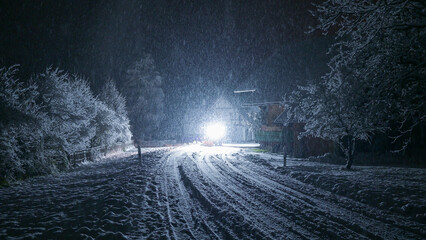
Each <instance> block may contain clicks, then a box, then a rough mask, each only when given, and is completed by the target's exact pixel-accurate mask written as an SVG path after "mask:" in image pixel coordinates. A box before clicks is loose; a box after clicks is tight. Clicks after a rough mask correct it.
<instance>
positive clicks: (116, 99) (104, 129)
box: [94, 79, 131, 146]
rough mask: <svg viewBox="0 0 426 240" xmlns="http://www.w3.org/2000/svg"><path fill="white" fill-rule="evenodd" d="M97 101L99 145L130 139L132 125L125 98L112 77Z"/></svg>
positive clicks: (97, 138) (97, 135)
mask: <svg viewBox="0 0 426 240" xmlns="http://www.w3.org/2000/svg"><path fill="white" fill-rule="evenodd" d="M99 100H100V101H98V103H97V110H98V111H97V116H96V126H97V128H96V131H97V132H96V137H95V139H94V142H95V144H96V145H98V146H111V145H113V144H116V143H126V142H128V141H130V138H131V133H130V125H129V118H128V117H127V111H126V101H125V98H124V97H123V96H122V95H121V94H120V93H119V92H118V90H117V88H116V86H115V84H114V82H113V81H112V80H111V79H110V80H108V81H107V83H106V84H105V85H104V87H103V88H102V91H101V93H100V94H99Z"/></svg>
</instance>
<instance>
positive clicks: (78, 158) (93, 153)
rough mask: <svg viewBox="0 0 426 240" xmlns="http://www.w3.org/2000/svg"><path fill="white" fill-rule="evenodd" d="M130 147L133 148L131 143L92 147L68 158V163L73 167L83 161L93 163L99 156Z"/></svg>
mask: <svg viewBox="0 0 426 240" xmlns="http://www.w3.org/2000/svg"><path fill="white" fill-rule="evenodd" d="M130 146H133V144H132V143H128V144H119V145H115V146H109V147H107V146H99V147H94V148H90V149H86V150H82V151H77V152H74V153H72V154H70V155H69V156H68V158H69V161H70V163H71V165H72V166H75V165H77V164H79V163H82V162H84V161H94V160H95V159H96V158H97V157H99V156H105V155H106V154H107V153H109V152H114V151H118V150H121V149H126V148H128V147H130Z"/></svg>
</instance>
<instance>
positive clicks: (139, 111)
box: [123, 54, 164, 157]
mask: <svg viewBox="0 0 426 240" xmlns="http://www.w3.org/2000/svg"><path fill="white" fill-rule="evenodd" d="M161 85H162V78H161V76H160V74H159V72H158V71H157V70H156V68H155V63H154V59H153V58H152V57H151V55H149V54H147V55H145V56H144V57H143V58H142V59H141V60H139V61H136V62H135V63H134V64H132V65H131V66H130V67H129V68H128V69H127V72H126V81H125V82H124V86H123V90H124V91H123V93H124V95H125V96H126V100H127V110H128V113H129V119H130V129H131V132H132V135H133V140H134V142H135V145H136V146H137V147H138V150H139V151H138V152H139V157H141V154H140V153H141V152H140V147H141V146H140V144H141V141H143V140H151V139H152V138H153V137H154V136H155V134H156V132H157V131H158V128H159V126H160V123H161V121H162V120H163V118H164V113H163V110H164V93H163V90H162V88H161Z"/></svg>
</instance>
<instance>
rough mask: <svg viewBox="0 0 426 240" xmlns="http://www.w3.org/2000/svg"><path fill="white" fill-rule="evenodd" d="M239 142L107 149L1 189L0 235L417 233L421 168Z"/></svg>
mask: <svg viewBox="0 0 426 240" xmlns="http://www.w3.org/2000/svg"><path fill="white" fill-rule="evenodd" d="M281 165H282V155H277V154H267V153H255V152H252V151H251V150H250V149H247V148H238V147H202V146H197V145H188V146H184V147H178V148H155V149H145V150H144V153H143V161H142V164H141V163H140V162H139V160H138V159H137V158H136V151H135V150H133V151H130V152H127V153H116V154H114V155H111V156H109V157H108V158H107V159H104V160H103V161H99V162H94V163H93V162H92V163H84V164H82V165H81V166H79V167H78V168H76V169H74V170H72V171H70V172H66V173H61V174H58V175H56V176H44V177H37V178H33V179H29V180H27V181H23V182H20V183H17V184H14V185H13V186H11V187H7V188H2V189H0V203H1V205H0V239H3V238H5V239H8V238H10V239H27V238H37V239H425V238H426V230H425V229H426V228H425V224H426V222H425V205H426V202H425V196H426V194H425V191H426V188H425V186H426V179H425V178H426V175H425V173H426V172H425V170H424V169H408V168H388V167H355V169H354V170H353V171H343V170H341V166H338V165H326V164H320V163H313V162H308V161H303V160H301V159H291V158H290V159H289V160H288V167H286V168H282V167H281Z"/></svg>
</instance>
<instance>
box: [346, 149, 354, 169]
mask: <svg viewBox="0 0 426 240" xmlns="http://www.w3.org/2000/svg"><path fill="white" fill-rule="evenodd" d="M353 161H354V156H353V154H352V153H349V154H348V156H346V169H351V167H352V163H353Z"/></svg>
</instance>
